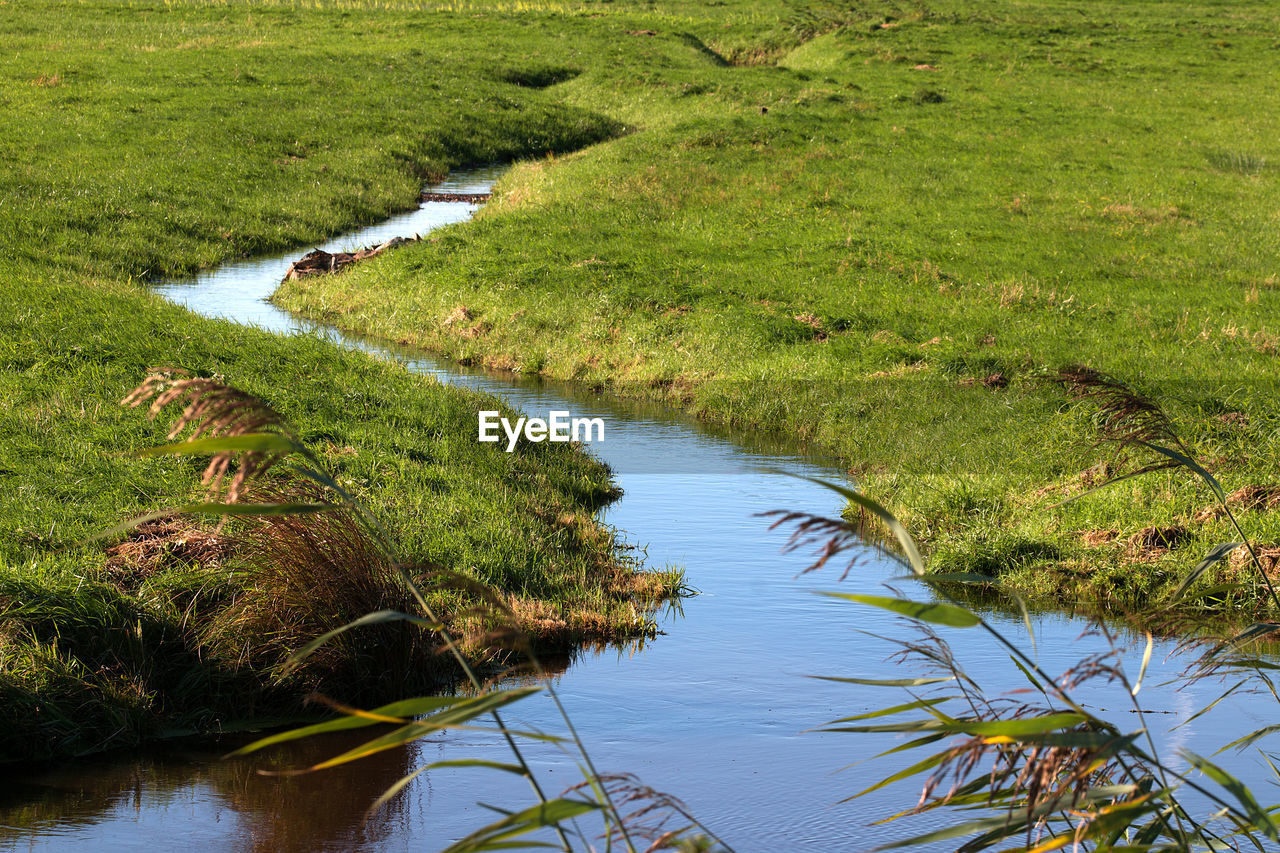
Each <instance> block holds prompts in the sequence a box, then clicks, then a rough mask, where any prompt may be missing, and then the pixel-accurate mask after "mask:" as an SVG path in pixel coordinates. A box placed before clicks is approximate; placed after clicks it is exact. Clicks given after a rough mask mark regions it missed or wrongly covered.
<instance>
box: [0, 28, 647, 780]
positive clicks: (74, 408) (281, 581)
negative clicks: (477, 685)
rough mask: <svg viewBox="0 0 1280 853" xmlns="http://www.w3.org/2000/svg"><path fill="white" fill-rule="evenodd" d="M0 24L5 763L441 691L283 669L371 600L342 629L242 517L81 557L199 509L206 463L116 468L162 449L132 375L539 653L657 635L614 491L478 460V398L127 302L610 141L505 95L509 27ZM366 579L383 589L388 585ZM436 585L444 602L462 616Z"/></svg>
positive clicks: (354, 652) (531, 466)
mask: <svg viewBox="0 0 1280 853" xmlns="http://www.w3.org/2000/svg"><path fill="white" fill-rule="evenodd" d="M0 28H3V29H4V31H5V32H6V34H7V35H6V39H8V43H9V45H10V47H11V50H10V51H7V52H6V54H5V56H4V57H3V58H2V59H0V80H3V83H2V84H0V100H2V101H3V110H4V112H5V115H6V117H7V118H8V120H7V121H6V122H5V123H4V127H3V129H0V160H2V161H3V163H4V166H3V168H0V197H2V198H3V199H4V201H3V203H2V204H3V207H4V217H3V218H4V221H5V226H6V227H5V228H4V229H2V231H0V282H2V285H0V290H2V291H3V293H4V296H5V302H6V305H7V306H8V307H7V310H6V311H4V312H0V394H2V395H3V397H4V399H5V405H4V406H3V407H2V408H0V482H3V484H4V486H5V488H4V490H3V493H2V494H0V722H2V723H3V725H0V730H3V736H2V737H0V760H13V759H32V758H43V757H49V756H66V755H74V754H78V753H82V752H87V751H93V750H96V749H101V748H103V747H106V746H112V745H125V744H129V743H134V742H137V741H138V740H139V739H142V738H145V737H148V736H152V735H155V734H157V733H160V732H163V731H171V730H182V731H193V730H194V731H199V730H209V729H215V728H219V727H222V726H224V725H228V724H230V723H232V722H234V721H236V720H239V719H243V718H246V717H263V716H267V715H275V714H287V713H296V712H297V711H298V709H299V700H300V699H301V697H302V696H303V695H304V694H305V693H306V691H307V690H308V689H311V688H313V687H316V686H321V687H324V688H325V689H326V690H328V691H329V692H331V693H332V694H333V695H335V696H341V695H343V693H344V692H346V693H353V692H354V691H355V684H356V682H357V681H359V683H362V684H367V683H370V682H368V681H365V680H362V679H357V678H355V677H354V676H353V677H352V678H351V679H350V680H344V679H343V678H342V675H343V674H344V672H345V673H348V674H350V673H351V669H350V668H351V667H363V668H364V670H363V674H364V675H368V674H369V672H368V671H369V670H370V668H372V669H373V670H375V671H376V672H375V674H377V675H380V676H383V677H382V678H380V679H375V681H379V682H380V684H381V687H382V688H385V690H386V691H387V692H389V693H394V694H395V695H396V696H400V695H403V692H402V691H403V690H406V689H415V688H421V687H422V686H423V684H422V682H424V681H425V682H433V681H436V680H438V679H440V678H443V677H446V676H447V675H448V673H447V672H444V671H442V670H441V668H440V667H419V668H414V669H413V670H412V671H411V672H410V673H408V675H409V676H410V677H409V679H408V681H407V682H406V681H397V683H395V684H388V683H387V681H388V679H387V678H385V676H386V675H387V673H388V671H390V670H391V669H392V668H390V667H388V666H387V661H388V660H389V659H391V658H392V657H394V645H391V646H388V645H380V643H381V642H382V640H386V641H387V642H389V643H393V642H394V640H395V638H394V637H392V638H389V639H388V638H387V637H385V636H384V637H382V638H380V639H378V638H373V639H370V638H369V637H368V636H366V638H365V640H364V641H362V642H363V643H364V646H363V649H361V646H360V644H353V645H352V646H351V647H349V649H350V659H348V660H338V661H330V662H329V664H330V666H329V668H328V669H327V670H325V671H323V672H322V671H319V670H313V671H312V672H311V673H306V672H304V673H302V674H301V675H298V676H294V677H291V678H289V679H285V680H283V681H280V680H278V679H276V678H275V676H276V675H277V674H278V672H277V671H275V670H274V669H273V667H278V665H279V663H280V662H281V661H282V659H283V657H284V655H285V654H287V650H288V648H289V646H290V644H291V643H294V642H296V641H298V640H299V639H300V637H302V636H303V635H307V636H314V635H315V634H316V633H319V632H321V631H323V630H325V629H326V628H327V627H336V625H337V624H341V622H343V621H345V619H347V618H353V617H354V616H358V615H362V612H363V611H361V612H350V613H348V612H345V610H344V608H346V610H352V609H353V608H354V609H358V607H359V605H360V604H361V602H359V601H343V600H341V595H338V594H336V593H335V591H334V590H335V587H334V586H333V584H331V583H329V582H328V580H329V578H336V577H338V575H337V574H331V575H326V576H325V577H324V578H323V580H324V582H321V580H322V579H321V578H320V577H319V576H318V575H315V574H307V573H306V572H310V571H312V570H314V569H315V568H316V566H315V565H314V564H313V565H311V566H304V567H303V570H304V573H303V574H300V575H298V576H295V577H293V578H286V577H283V576H282V575H280V574H279V573H276V574H273V573H272V572H271V571H269V570H268V569H269V567H264V566H263V565H262V563H261V561H258V562H255V560H254V557H255V555H258V554H260V553H261V549H259V550H257V551H254V552H253V553H248V554H246V553H244V549H243V548H241V547H240V546H241V544H242V543H243V542H246V541H253V540H252V537H251V536H250V534H249V533H246V528H245V527H243V526H235V525H233V526H231V527H230V528H228V529H227V530H225V531H222V532H221V533H215V532H212V531H211V530H210V529H208V528H203V527H200V526H193V525H190V524H186V523H176V522H165V523H162V524H159V525H153V526H151V527H149V528H147V529H146V530H144V531H141V532H140V533H138V534H136V535H134V536H133V537H131V538H130V539H128V540H127V541H125V542H123V543H120V542H119V541H118V540H112V541H108V542H105V543H86V542H85V539H86V538H87V537H88V536H89V535H90V534H93V533H95V532H97V531H100V530H103V529H106V528H109V527H111V526H112V525H114V524H115V523H116V522H118V521H120V520H121V519H123V518H126V517H129V516H132V515H134V514H137V513H141V512H145V511H150V510H155V509H158V508H162V507H165V506H172V505H176V504H181V503H184V502H186V501H188V500H189V499H190V498H191V497H192V496H193V494H196V493H198V489H199V487H198V482H199V474H200V470H201V467H202V466H201V465H200V464H198V463H197V462H196V461H195V460H183V459H167V460H155V459H146V460H144V459H138V458H135V457H133V456H131V455H130V454H129V452H130V451H133V450H138V449H141V448H143V447H146V446H149V445H153V444H156V443H160V442H162V441H163V440H164V435H165V431H166V425H164V424H163V423H154V424H153V423H151V422H149V421H148V420H147V419H146V417H145V415H144V414H143V413H141V412H139V411H136V410H130V409H123V408H121V407H120V406H119V405H118V403H119V401H120V399H121V398H122V397H123V396H124V395H125V394H126V393H127V392H128V391H129V389H130V388H132V387H133V386H134V385H136V384H137V383H138V381H139V380H140V379H141V378H142V377H143V376H144V375H145V374H146V371H147V369H148V367H150V366H152V365H180V366H183V367H186V368H188V369H190V370H193V371H196V372H198V373H200V374H202V375H206V376H217V377H223V378H225V381H227V382H228V383H231V384H233V385H236V386H238V387H240V388H243V389H245V390H247V391H249V392H251V393H253V394H255V395H257V396H259V397H261V398H262V399H263V400H265V401H266V402H267V403H269V404H270V405H271V406H273V407H275V408H276V409H277V410H278V411H279V412H280V413H281V414H282V415H283V416H284V417H285V418H286V419H287V420H288V421H289V422H291V423H292V424H293V425H294V426H295V427H296V429H297V430H298V432H299V434H300V436H301V437H302V438H303V439H304V440H305V441H307V443H308V444H309V445H310V446H311V447H312V448H313V449H314V450H316V451H317V452H318V453H319V454H320V455H321V457H322V458H323V459H324V461H325V462H326V464H327V465H328V466H329V467H330V468H331V469H332V470H333V471H334V472H335V473H336V476H337V477H338V478H339V479H340V480H341V481H342V482H343V483H344V484H346V486H347V488H349V489H350V490H352V491H353V492H354V493H355V494H356V496H357V497H359V498H360V499H361V500H362V501H364V502H365V503H366V504H367V505H369V506H370V507H371V508H372V509H373V510H374V512H375V513H376V514H377V515H378V516H379V518H380V519H381V520H382V521H383V522H384V523H385V524H386V525H387V527H388V528H389V529H390V530H391V531H392V532H393V536H394V537H395V539H396V544H397V547H398V549H399V551H400V553H401V554H402V556H403V557H404V559H406V560H408V561H410V562H415V563H418V562H428V561H429V562H430V563H433V564H435V565H438V566H441V567H443V568H446V569H450V570H454V571H458V572H462V573H464V574H465V575H467V576H469V577H472V578H475V579H477V580H480V581H483V582H485V583H489V584H493V585H495V586H496V587H497V588H498V589H500V590H501V591H502V592H503V593H504V594H505V595H506V596H508V598H509V600H510V601H511V602H512V603H513V604H514V605H515V607H516V609H517V611H518V612H519V613H521V614H523V615H525V616H526V617H527V621H528V625H529V626H530V627H532V628H534V629H535V633H537V634H538V635H539V637H540V638H541V639H543V640H545V641H547V643H548V644H549V645H550V646H552V647H555V648H562V647H563V645H564V644H565V643H566V642H570V641H573V640H575V639H581V638H586V639H610V638H620V637H625V636H633V635H635V634H636V633H637V632H643V631H644V630H646V629H645V625H644V620H643V617H642V616H640V617H638V616H637V607H636V606H633V604H638V605H639V607H638V610H639V612H640V613H641V614H643V611H644V604H643V602H644V599H645V598H646V590H648V589H649V588H650V587H651V586H652V585H651V584H648V583H642V584H637V583H635V582H634V581H633V580H632V577H631V568H632V567H631V566H630V564H629V563H628V561H627V560H626V559H625V558H622V557H620V556H619V554H618V553H617V551H616V550H615V547H614V542H613V539H612V536H611V534H610V533H608V532H607V531H604V530H602V529H601V528H599V527H598V526H597V525H596V524H595V523H594V521H593V520H592V517H591V511H592V509H593V508H595V507H597V506H599V505H600V504H601V503H603V502H605V501H607V500H610V499H611V498H612V497H613V496H614V492H613V487H612V485H611V484H610V482H609V479H608V474H607V472H606V471H605V470H603V469H602V468H601V466H599V465H598V464H596V463H593V462H591V461H590V460H589V459H587V458H586V457H585V456H584V455H582V454H580V453H577V452H575V451H572V450H567V449H565V448H564V447H562V446H555V447H554V448H553V447H552V446H550V445H547V446H545V448H543V449H534V450H527V451H521V452H518V453H516V454H512V455H507V454H505V453H502V452H500V451H497V450H494V449H493V448H492V447H489V446H481V445H478V444H477V443H476V442H475V441H474V431H475V424H476V412H477V410H478V409H481V408H494V407H495V403H494V401H493V400H491V399H488V398H484V397H481V396H479V395H475V394H471V393H468V392H465V391H461V390H458V389H448V388H442V387H440V386H438V385H437V384H435V383H434V382H433V381H429V380H425V379H421V378H416V377H412V376H409V375H408V374H406V373H405V372H404V371H403V370H401V369H399V368H396V367H393V366H389V365H385V364H382V363H379V362H375V361H373V360H371V359H369V358H367V357H364V356H360V355H354V354H348V353H344V352H339V351H336V350H335V349H334V348H333V347H331V346H329V345H327V344H324V343H322V342H320V341H318V340H314V339H309V338H305V337H299V338H289V339H282V338H277V337H274V336H272V335H268V334H266V333H262V332H259V331H255V330H251V329H244V328H240V327H237V326H234V325H232V324H229V323H223V322H215V321H206V320H201V319H198V318H195V317H193V316H192V315H190V314H188V313H187V312H185V311H183V310H181V309H178V308H175V307H172V306H169V305H167V304H166V303H164V302H162V301H161V300H159V299H158V298H156V297H153V296H152V295H150V294H149V293H148V291H147V289H146V287H145V284H144V280H145V279H146V278H148V277H151V276H155V275H159V274H172V273H178V272H181V271H185V270H191V269H195V268H197V267H199V266H202V265H207V264H210V263H213V262H215V261H218V260H221V259H223V258H227V257H232V256H237V255H240V254H243V253H249V252H257V251H262V250H266V249H271V248H278V247H283V246H286V245H293V244H297V243H303V244H305V243H306V242H309V241H313V240H317V239H319V238H320V237H322V236H324V235H326V234H329V233H333V232H335V231H339V230H341V229H343V228H347V227H349V226H352V225H354V224H357V223H361V222H367V221H370V220H374V219H377V218H380V217H382V216H384V215H386V214H387V213H389V212H392V211H394V210H397V209H401V208H405V207H408V206H411V205H412V204H414V202H415V198H416V194H417V191H418V189H419V188H420V186H421V184H422V182H423V181H424V179H425V178H427V177H429V176H431V175H438V174H442V173H444V172H445V171H446V170H448V169H449V168H451V167H455V166H457V165H459V164H463V163H470V162H488V161H491V160H494V159H504V158H511V157H517V156H526V155H533V156H537V155H540V154H542V153H543V152H545V151H547V150H549V149H555V150H564V149H571V148H575V147H580V146H582V145H587V144H590V143H592V142H594V141H597V140H600V139H604V138H608V137H611V136H613V135H615V134H617V133H619V132H622V131H623V128H621V127H620V125H619V124H618V123H617V122H616V121H615V120H612V119H609V118H606V117H603V116H601V115H600V114H598V113H596V112H594V111H591V110H588V109H583V108H579V107H573V106H566V105H562V104H558V103H555V102H554V101H553V100H551V99H550V98H548V97H546V96H545V94H544V93H542V92H540V91H539V90H537V89H535V88H530V87H528V86H521V85H517V84H514V83H510V82H507V81H506V80H505V79H504V78H503V77H502V75H503V74H505V73H506V72H504V71H503V69H502V68H500V67H498V68H496V70H495V66H494V64H493V63H492V62H491V61H490V60H489V59H487V58H486V53H485V50H486V49H488V50H492V48H493V46H494V44H495V42H497V43H500V42H501V40H502V38H503V36H502V35H501V34H496V35H495V33H493V32H482V31H475V32H471V33H470V34H462V35H460V36H459V38H458V40H456V41H453V42H450V43H449V44H448V45H447V47H446V48H443V49H439V48H438V45H439V43H440V42H441V32H440V31H439V30H438V29H436V28H433V27H424V26H422V22H421V21H420V20H418V19H417V18H414V17H411V16H405V15H390V14H389V15H382V16H375V17H373V18H369V17H367V16H350V15H346V14H336V15H335V14H328V13H324V12H319V11H308V12H303V11H295V10H291V9H287V8H281V9H274V10H273V9H261V8H257V7H248V6H245V7H238V8H231V7H226V6H200V7H184V8H180V9H171V8H170V7H169V6H167V5H165V4H153V5H138V6H127V5H125V6H122V5H120V4H116V3H101V4H94V3H68V4H64V3H40V4H33V5H23V6H21V7H19V6H15V5H13V4H10V5H4V6H0ZM433 44H436V45H437V48H432V45H433ZM494 75H497V76H494ZM477 77H481V78H483V79H486V80H489V81H490V82H489V83H488V84H487V85H488V88H487V89H486V90H485V93H484V96H483V97H477V96H476V93H475V91H474V90H473V89H472V82H471V81H472V80H473V78H477ZM246 536H248V537H249V538H247V539H246V538H245V537H246ZM117 546H123V547H117ZM108 549H110V550H108ZM349 568H350V567H348V569H349ZM357 568H360V567H357ZM384 581H385V583H384V585H383V586H382V587H379V589H377V590H375V591H374V593H375V594H374V595H373V597H375V598H377V596H385V599H394V598H395V595H396V594H397V593H396V591H395V589H394V588H393V586H391V585H388V584H390V581H389V580H387V579H385V578H384V579H383V581H380V583H383V582H384ZM434 595H435V596H436V597H437V598H438V600H437V601H436V602H435V603H436V605H437V606H438V607H441V608H443V609H445V610H446V611H449V612H452V613H455V614H462V613H464V612H465V610H466V609H467V608H468V607H469V606H470V605H471V604H472V603H473V600H472V599H471V598H470V597H469V596H467V595H464V594H460V593H458V592H456V591H448V590H443V589H442V590H439V591H437V592H436V593H434ZM379 600H384V599H379ZM481 627H483V626H481ZM361 654H363V655H364V656H365V657H364V658H361V657H360V655H361ZM370 655H372V658H373V659H372V660H370V659H368V658H369V657H370ZM433 659H434V660H439V658H438V657H436V658H433ZM344 667H347V669H344ZM357 674H358V673H357ZM414 678H416V679H417V682H416V683H414ZM348 698H350V699H352V700H359V701H367V700H369V699H371V698H372V697H371V696H358V695H351V696H349V697H348Z"/></svg>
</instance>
